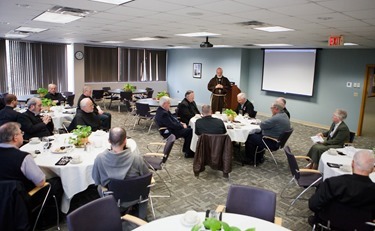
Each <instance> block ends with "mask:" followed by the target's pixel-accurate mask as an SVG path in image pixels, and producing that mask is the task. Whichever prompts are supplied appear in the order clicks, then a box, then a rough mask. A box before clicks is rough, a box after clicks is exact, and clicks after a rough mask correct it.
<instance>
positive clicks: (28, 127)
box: [18, 110, 53, 140]
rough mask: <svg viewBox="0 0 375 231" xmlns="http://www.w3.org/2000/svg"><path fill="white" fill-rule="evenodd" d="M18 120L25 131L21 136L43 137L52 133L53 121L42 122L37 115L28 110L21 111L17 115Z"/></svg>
mask: <svg viewBox="0 0 375 231" xmlns="http://www.w3.org/2000/svg"><path fill="white" fill-rule="evenodd" d="M18 122H19V123H20V124H21V130H22V131H24V132H25V134H24V135H23V138H24V139H26V140H28V139H30V138H31V137H44V136H50V135H52V131H53V122H52V120H51V122H49V123H48V124H45V123H43V120H42V119H41V118H40V116H39V115H37V116H36V115H35V114H34V113H33V112H31V111H30V110H27V111H25V112H24V113H21V114H20V115H19V117H18Z"/></svg>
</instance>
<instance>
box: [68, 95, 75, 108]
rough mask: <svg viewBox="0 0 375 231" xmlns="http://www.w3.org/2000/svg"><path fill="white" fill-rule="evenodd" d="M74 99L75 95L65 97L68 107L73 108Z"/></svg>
mask: <svg viewBox="0 0 375 231" xmlns="http://www.w3.org/2000/svg"><path fill="white" fill-rule="evenodd" d="M74 97H75V94H71V95H68V96H67V97H66V103H67V104H69V105H70V106H73V105H74Z"/></svg>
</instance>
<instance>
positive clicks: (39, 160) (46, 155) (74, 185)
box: [21, 131, 141, 213]
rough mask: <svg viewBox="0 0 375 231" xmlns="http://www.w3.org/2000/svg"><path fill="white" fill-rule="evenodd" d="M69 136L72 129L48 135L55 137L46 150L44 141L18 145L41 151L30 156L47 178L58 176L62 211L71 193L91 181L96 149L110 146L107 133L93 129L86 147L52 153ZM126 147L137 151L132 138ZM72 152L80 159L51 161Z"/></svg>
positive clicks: (84, 187)
mask: <svg viewBox="0 0 375 231" xmlns="http://www.w3.org/2000/svg"><path fill="white" fill-rule="evenodd" d="M71 136H73V134H72V133H68V134H60V135H56V136H51V137H50V138H53V139H55V140H54V141H52V146H51V148H50V149H49V150H46V151H44V150H43V145H44V144H45V143H46V142H40V143H38V144H30V143H28V144H26V145H24V146H22V147H21V150H22V151H26V152H29V153H35V150H39V151H40V152H41V154H39V155H34V156H35V158H34V160H35V162H36V164H37V165H38V166H39V167H40V168H41V169H42V171H43V172H44V173H45V174H46V178H47V179H48V178H51V177H54V176H59V177H60V178H61V183H62V186H63V189H64V194H63V198H62V201H61V211H62V212H63V213H67V212H68V211H69V207H70V200H71V199H72V198H73V196H74V195H75V194H77V193H79V192H82V191H84V190H86V189H87V187H88V186H89V185H90V184H94V180H93V179H92V176H91V173H92V168H93V165H94V161H95V158H96V156H97V155H98V154H99V153H102V152H103V151H105V150H106V149H108V148H110V146H111V145H110V143H109V142H108V133H105V132H103V131H96V132H94V133H92V134H91V135H90V137H89V141H90V144H89V145H88V146H87V149H86V151H85V150H84V148H73V149H72V150H71V151H68V152H67V153H58V154H56V153H52V152H53V151H54V150H56V149H57V148H59V147H61V146H67V145H69V143H68V142H69V137H71ZM127 147H128V148H130V150H131V151H132V152H134V153H137V154H139V155H141V154H140V151H139V150H138V147H137V144H136V142H135V141H134V140H133V139H128V140H127ZM73 155H79V156H80V158H81V160H82V162H81V163H79V164H73V163H71V162H69V163H68V164H67V165H61V166H59V165H55V164H56V162H58V161H59V160H60V158H61V157H63V156H73Z"/></svg>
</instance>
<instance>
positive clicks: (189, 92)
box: [185, 90, 194, 98]
mask: <svg viewBox="0 0 375 231" xmlns="http://www.w3.org/2000/svg"><path fill="white" fill-rule="evenodd" d="M191 93H194V91H192V90H188V91H186V93H185V98H186V97H187V96H188V95H190V94H191Z"/></svg>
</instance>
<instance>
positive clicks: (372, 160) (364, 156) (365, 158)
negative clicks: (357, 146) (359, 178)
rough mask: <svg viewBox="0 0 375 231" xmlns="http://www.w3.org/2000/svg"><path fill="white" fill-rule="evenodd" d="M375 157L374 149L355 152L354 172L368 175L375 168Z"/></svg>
mask: <svg viewBox="0 0 375 231" xmlns="http://www.w3.org/2000/svg"><path fill="white" fill-rule="evenodd" d="M374 164H375V157H374V154H373V153H372V151H369V150H361V151H358V152H356V153H355V154H354V157H353V162H352V168H353V173H355V174H358V175H364V176H368V175H370V173H371V172H372V171H373V170H374Z"/></svg>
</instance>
